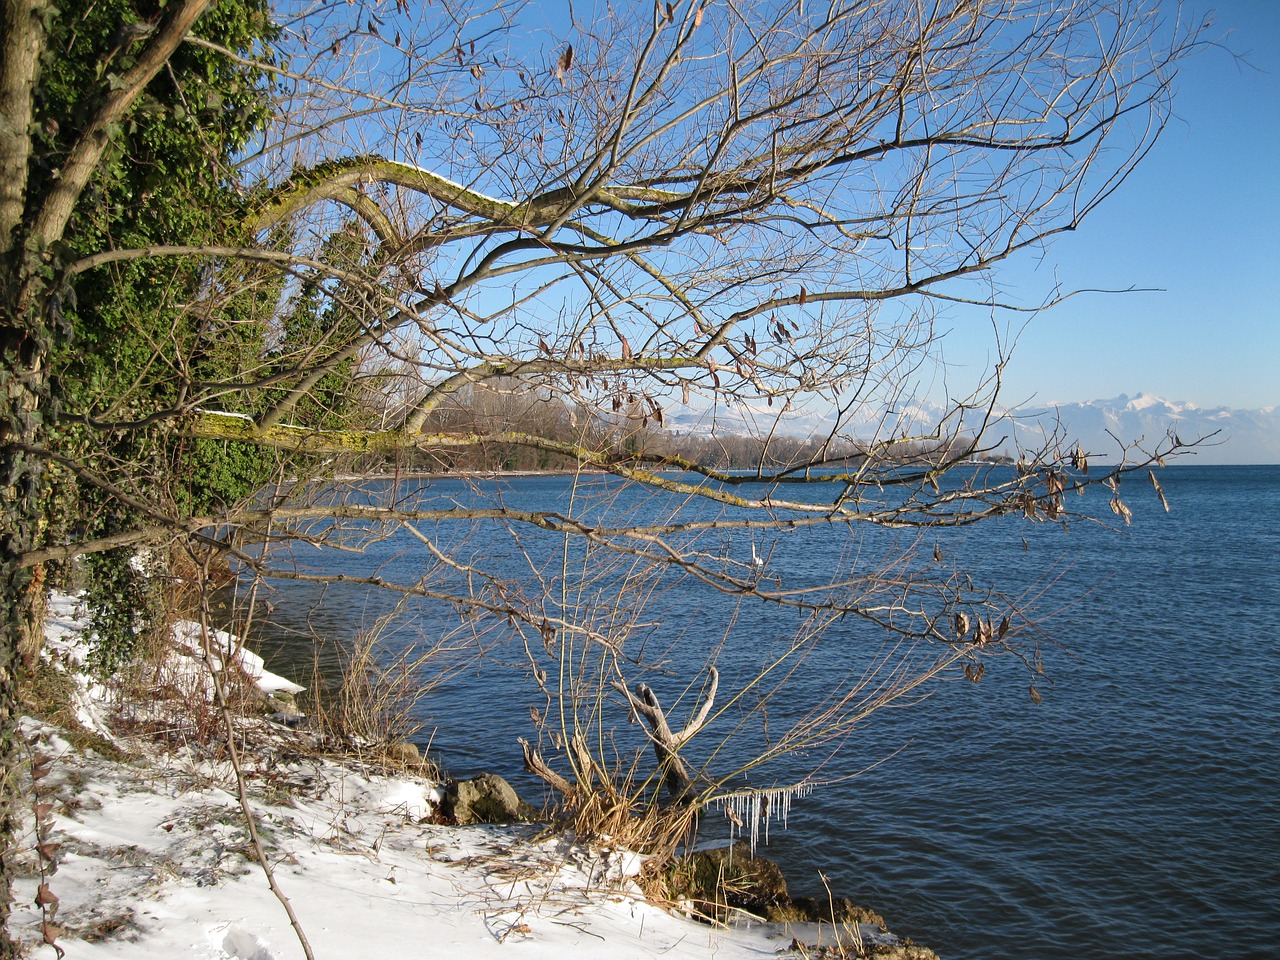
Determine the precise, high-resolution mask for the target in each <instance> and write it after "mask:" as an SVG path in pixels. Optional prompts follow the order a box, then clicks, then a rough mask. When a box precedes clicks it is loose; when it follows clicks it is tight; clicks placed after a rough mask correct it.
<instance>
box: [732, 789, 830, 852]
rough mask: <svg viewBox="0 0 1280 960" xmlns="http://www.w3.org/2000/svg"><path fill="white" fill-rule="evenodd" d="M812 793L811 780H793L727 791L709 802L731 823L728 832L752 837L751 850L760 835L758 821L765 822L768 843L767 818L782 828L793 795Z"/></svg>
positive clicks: (765, 839) (766, 841) (785, 824)
mask: <svg viewBox="0 0 1280 960" xmlns="http://www.w3.org/2000/svg"><path fill="white" fill-rule="evenodd" d="M811 793H813V784H812V783H796V784H792V785H791V786H789V787H767V788H762V789H759V790H743V791H741V792H739V793H729V794H725V795H724V796H722V797H716V798H715V799H714V800H712V801H711V802H712V803H714V804H715V805H716V806H718V807H719V808H720V810H721V812H722V813H724V815H725V817H726V818H727V819H728V821H729V823H730V825H731V826H730V828H729V832H730V835H736V836H749V837H750V838H751V852H752V853H753V854H754V853H755V849H756V842H757V841H758V840H759V839H760V828H761V824H763V825H764V842H765V843H768V842H769V821H770V820H777V821H778V822H779V823H781V824H782V829H784V830H785V829H786V828H787V815H788V814H789V813H790V812H791V801H792V800H793V799H794V798H796V797H807V796H809V794H811Z"/></svg>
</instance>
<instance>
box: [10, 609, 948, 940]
mask: <svg viewBox="0 0 1280 960" xmlns="http://www.w3.org/2000/svg"><path fill="white" fill-rule="evenodd" d="M84 630H85V622H84V618H83V617H82V616H81V615H79V614H78V612H77V610H76V601H75V598H71V597H65V596H55V597H54V598H53V600H51V603H50V610H49V621H48V625H47V628H46V635H47V637H48V653H49V656H50V657H51V658H52V659H53V661H54V663H55V664H57V665H59V666H60V669H61V671H62V672H63V673H64V674H65V676H66V678H67V679H69V680H71V681H72V682H73V683H74V700H75V703H74V712H75V714H76V716H77V717H78V718H79V720H80V726H81V727H83V728H84V731H87V732H77V733H73V732H69V731H67V730H64V729H61V728H59V727H57V726H55V725H53V724H51V723H49V722H46V721H44V720H37V719H32V718H29V717H28V718H25V719H24V720H23V725H22V733H23V736H24V738H25V740H26V742H27V744H28V750H29V756H30V757H31V766H30V767H29V769H28V771H27V778H26V783H25V786H26V788H27V794H26V795H27V796H28V797H29V798H30V803H29V804H27V805H26V806H27V807H28V808H29V809H26V811H25V812H26V822H25V824H24V831H23V836H22V840H21V843H20V852H19V859H20V862H21V863H22V864H23V867H24V869H23V871H22V873H23V876H22V877H20V879H19V880H18V884H17V896H16V902H15V905H14V911H13V915H12V917H11V920H10V931H11V933H12V934H13V935H14V936H15V937H17V938H18V939H19V940H20V941H21V942H22V943H23V944H24V945H26V947H27V948H28V949H29V950H30V951H31V952H32V953H34V952H35V951H36V950H37V949H38V948H39V947H40V946H41V944H44V943H47V942H49V939H50V938H49V936H47V935H46V932H47V931H52V932H53V940H54V942H56V943H57V944H59V945H61V947H62V948H64V949H65V948H66V947H68V946H70V945H71V944H73V943H74V945H75V954H74V955H76V956H85V957H91V958H92V957H131V958H132V957H144V956H146V957H150V956H191V957H199V958H202V960H286V958H290V960H292V958H295V957H297V958H302V957H305V955H306V954H305V952H304V951H303V949H302V946H301V942H300V940H299V938H298V937H297V936H295V935H294V933H293V932H292V931H291V930H290V926H289V921H288V918H287V915H286V913H285V910H284V908H283V907H282V905H281V903H280V902H278V901H277V900H275V899H274V898H272V897H271V896H270V894H269V892H268V887H267V883H266V880H265V879H264V874H263V871H262V869H261V867H260V866H259V865H258V864H257V863H256V862H255V860H256V859H257V853H256V847H255V844H254V842H253V834H254V833H255V832H256V834H257V835H258V837H259V838H260V840H261V844H262V848H263V852H264V853H265V855H266V859H267V861H268V863H269V864H271V865H273V870H274V873H275V876H276V879H277V880H278V882H279V885H280V887H281V888H282V889H283V890H284V893H285V895H286V897H287V898H288V900H289V902H290V903H291V904H292V906H293V908H294V910H295V911H296V912H297V914H298V918H299V925H300V926H301V928H302V930H303V931H304V933H305V935H306V937H307V938H308V939H309V940H310V942H311V946H312V948H313V951H314V956H316V957H327V956H355V955H362V954H365V953H367V952H369V951H370V949H373V950H377V951H378V952H379V953H389V954H390V955H391V956H393V957H394V956H397V955H399V954H400V953H401V952H403V953H405V954H406V955H417V954H419V953H420V952H421V948H422V945H423V944H424V943H431V944H435V945H438V946H440V947H445V948H446V949H448V948H457V949H460V950H462V951H464V952H465V955H466V956H468V957H474V958H477V960H487V958H496V957H497V956H498V951H500V950H501V949H502V948H503V946H504V945H505V944H508V943H511V942H519V943H521V944H522V945H523V946H522V950H523V952H524V953H525V954H527V955H529V956H530V957H532V960H566V958H569V960H595V958H596V957H599V958H601V960H604V958H606V957H608V958H610V960H613V958H618V957H622V958H628V957H636V958H639V957H645V958H650V957H652V956H654V955H656V954H660V953H663V952H666V951H669V950H672V949H675V948H677V947H678V948H679V950H680V956H681V957H691V958H703V957H705V958H706V960H711V958H712V957H716V958H719V960H726V958H727V960H747V958H753V960H758V958H762V957H764V956H766V955H774V954H778V953H787V951H789V950H792V949H793V948H799V949H800V950H801V952H803V950H804V948H806V947H808V948H812V949H813V950H823V951H827V954H826V955H828V956H834V955H849V956H853V955H859V954H856V953H847V952H845V953H839V951H841V950H845V951H847V950H848V949H849V948H848V947H844V948H840V947H837V946H836V945H835V944H836V942H835V941H834V940H832V939H831V935H832V932H833V931H832V928H831V925H829V924H827V925H822V924H813V923H773V924H771V923H751V924H749V925H744V926H738V925H734V926H728V927H712V926H708V925H705V924H700V923H696V922H694V921H693V920H691V919H688V918H687V917H685V916H682V915H680V914H679V913H676V912H668V911H667V910H663V909H661V908H660V907H658V906H656V905H654V904H652V903H649V902H648V901H646V900H645V899H644V897H643V895H642V894H641V892H640V888H639V886H638V885H637V884H636V881H635V877H636V875H637V873H638V871H639V870H640V868H641V866H642V864H643V858H641V857H638V856H636V855H635V854H631V853H629V852H627V851H625V850H620V849H616V848H614V847H611V846H610V845H609V844H607V843H600V842H596V843H590V844H589V843H583V842H578V841H575V840H574V839H573V838H571V837H568V836H566V835H562V834H558V833H553V832H549V831H548V830H547V829H546V827H545V825H543V824H525V825H508V826H495V825H484V826H470V827H458V826H447V825H442V824H439V823H435V822H431V821H432V818H433V816H434V814H435V812H436V810H437V808H438V804H439V802H440V799H441V784H439V783H432V782H430V781H428V780H425V779H423V778H422V777H419V776H413V775H411V774H407V773H395V774H393V773H392V772H391V771H388V770H385V769H383V770H379V769H375V768H373V767H370V766H368V765H365V764H358V763H350V762H348V763H342V762H338V761H336V760H332V759H327V758H324V757H321V756H318V755H317V754H315V753H314V752H313V751H308V750H306V749H304V748H303V747H304V743H303V738H302V736H301V734H299V733H298V732H297V731H292V730H289V729H288V728H285V727H282V726H279V725H276V724H271V723H269V722H267V721H265V720H262V719H249V718H240V719H237V721H236V724H235V730H236V739H237V743H238V744H239V745H240V747H241V761H240V764H239V766H240V768H241V769H240V779H241V780H243V781H244V782H245V783H247V784H248V787H247V794H246V799H245V805H246V806H247V807H248V809H249V810H250V812H251V813H252V816H253V820H254V825H255V827H256V831H251V830H249V829H248V825H247V822H246V820H245V817H244V811H243V809H242V805H241V801H240V798H239V797H238V786H237V773H236V770H235V769H234V768H233V767H232V764H231V762H230V759H229V757H228V756H227V755H226V753H225V750H221V749H220V745H219V742H218V738H216V737H211V738H208V739H206V740H201V739H200V738H199V737H197V736H196V735H195V733H196V728H195V727H192V726H190V725H189V724H188V723H187V719H186V718H183V717H181V716H179V715H177V714H176V713H175V712H174V711H175V710H177V709H178V708H179V707H181V708H183V709H185V711H187V712H188V713H197V712H198V711H197V709H196V706H197V703H198V700H199V697H198V696H197V693H199V692H200V691H201V690H204V689H205V686H206V682H207V680H208V677H207V676H205V675H203V674H202V673H201V670H202V669H204V667H203V664H202V663H201V662H200V660H199V659H198V658H197V657H193V656H192V655H191V653H192V651H191V648H190V647H188V646H184V645H183V644H182V643H181V642H178V643H175V644H174V646H173V655H172V656H170V657H168V658H166V663H167V665H166V667H165V668H164V670H163V671H161V672H160V673H158V674H157V677H156V681H157V682H162V683H163V684H165V685H168V686H169V687H172V688H173V692H174V693H176V694H177V696H176V698H175V699H172V700H169V701H167V702H166V701H165V700H164V699H163V698H161V697H159V696H157V697H156V698H155V699H154V700H152V701H151V702H149V703H142V704H137V703H127V702H122V701H120V700H119V699H118V691H115V692H113V691H110V690H108V689H107V688H105V687H103V686H101V685H96V684H93V683H91V682H89V681H87V680H86V679H85V678H84V677H83V675H82V674H80V673H78V672H77V666H78V664H80V663H82V662H83V632H84ZM169 661H172V663H169ZM250 664H251V665H252V660H251V661H250ZM51 668H52V667H51ZM257 671H258V674H259V680H261V681H262V683H265V684H267V685H269V686H270V685H278V683H279V682H280V678H274V677H273V675H270V674H268V673H266V672H265V671H263V670H262V669H261V666H260V662H259V665H258V667H257ZM286 683H287V681H286ZM184 684H185V685H186V689H185V690H184V689H183V685H184ZM206 692H207V691H206ZM204 722H206V723H209V722H210V721H209V720H208V718H205V721H204ZM207 732H210V731H208V730H206V733H207ZM175 734H177V735H175ZM32 770H34V771H35V772H36V774H37V775H36V777H35V778H34V779H32V778H31V772H32ZM42 845H43V846H42ZM42 851H43V852H42ZM49 851H53V852H52V853H51V855H50V856H45V855H44V854H45V853H48V852H49ZM41 890H44V891H47V892H48V893H49V894H52V895H53V896H54V897H55V898H56V899H54V900H52V901H50V900H49V897H48V896H45V895H44V894H41V893H40V891H41ZM37 900H43V901H44V903H43V906H41V905H37ZM51 907H52V909H51ZM852 929H853V931H854V936H855V937H858V938H861V942H862V944H863V947H864V951H865V952H864V954H863V955H874V956H882V957H897V958H908V957H910V958H920V957H926V956H932V954H931V953H928V952H925V951H923V949H922V948H916V947H913V946H911V945H909V944H904V943H903V942H901V941H899V940H898V939H897V938H894V937H892V935H889V934H884V933H882V932H881V931H879V930H878V929H876V928H875V927H874V926H873V925H871V924H856V923H855V924H853V925H852ZM848 932H849V927H848V925H846V933H848ZM824 938H825V939H824ZM831 951H837V952H836V953H833V952H831ZM797 955H800V954H797ZM809 955H812V953H810V954H809Z"/></svg>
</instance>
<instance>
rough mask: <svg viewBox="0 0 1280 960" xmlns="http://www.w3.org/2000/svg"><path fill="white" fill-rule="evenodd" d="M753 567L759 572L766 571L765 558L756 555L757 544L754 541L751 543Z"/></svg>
mask: <svg viewBox="0 0 1280 960" xmlns="http://www.w3.org/2000/svg"><path fill="white" fill-rule="evenodd" d="M751 565H752V566H753V567H755V568H756V569H757V570H763V569H764V557H762V556H760V555H759V554H758V553H756V542H755V541H754V540H752V541H751Z"/></svg>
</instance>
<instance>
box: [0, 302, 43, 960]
mask: <svg viewBox="0 0 1280 960" xmlns="http://www.w3.org/2000/svg"><path fill="white" fill-rule="evenodd" d="M0 292H2V293H3V295H4V316H3V319H2V320H0V396H3V398H4V405H3V411H2V412H0V483H2V484H3V501H4V509H3V511H0V765H3V769H4V777H3V780H2V781H0V923H2V924H4V925H5V928H6V929H5V930H4V935H3V936H0V958H6V957H11V956H14V955H15V953H14V946H13V944H12V942H11V941H10V940H9V937H8V935H7V924H8V919H9V906H10V903H11V901H12V880H13V870H14V857H15V855H16V852H17V851H16V850H15V848H14V840H15V837H16V835H17V831H16V827H17V825H18V822H19V816H18V811H19V806H18V804H19V801H20V797H19V793H18V789H17V787H18V775H17V774H18V768H19V761H20V751H19V749H18V712H19V704H18V690H17V673H18V670H19V669H20V668H21V657H20V653H19V651H20V650H21V648H22V647H23V646H24V640H26V639H27V638H29V637H30V636H31V635H32V631H35V630H39V629H40V625H39V624H33V623H31V622H30V620H31V617H32V614H33V605H32V603H31V602H30V601H31V598H32V590H33V589H40V585H38V584H33V570H32V569H30V568H28V569H23V568H22V567H21V566H19V560H20V559H21V556H22V554H23V553H25V552H26V551H28V550H30V549H31V548H32V547H34V546H35V545H36V543H35V540H36V536H37V534H38V530H39V526H40V517H41V504H42V502H43V494H44V470H43V464H42V463H41V462H40V461H39V460H38V459H36V458H34V457H32V456H31V455H30V454H29V453H28V450H29V449H30V448H31V447H33V446H35V445H38V444H39V443H40V441H41V440H43V433H44V429H43V427H44V424H43V420H42V415H43V412H44V409H45V404H44V402H43V400H44V396H45V386H46V384H45V371H44V364H43V360H44V344H43V342H42V341H43V337H41V336H40V331H38V330H31V329H23V325H22V324H20V323H19V322H17V317H16V316H15V311H14V310H13V305H14V304H15V301H16V300H17V299H18V298H17V296H16V291H15V290H14V289H13V285H12V284H3V285H2V287H0Z"/></svg>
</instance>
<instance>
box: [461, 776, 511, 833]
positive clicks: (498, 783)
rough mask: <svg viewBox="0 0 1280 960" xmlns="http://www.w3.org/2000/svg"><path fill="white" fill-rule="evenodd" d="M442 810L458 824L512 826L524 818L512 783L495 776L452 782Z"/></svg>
mask: <svg viewBox="0 0 1280 960" xmlns="http://www.w3.org/2000/svg"><path fill="white" fill-rule="evenodd" d="M441 809H442V812H443V813H444V815H445V816H447V817H452V818H453V819H454V820H456V821H457V822H458V824H459V825H466V824H470V823H512V822H514V821H517V820H523V819H525V811H526V808H525V806H524V804H522V803H521V802H520V798H519V797H517V796H516V792H515V790H513V789H512V788H511V784H509V783H507V781H506V780H504V779H503V778H502V777H500V776H498V775H497V774H496V773H482V774H480V776H478V777H473V778H472V779H470V780H455V781H454V782H453V783H451V784H449V786H448V787H447V788H446V789H445V793H444V804H443V805H442V807H441Z"/></svg>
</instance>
